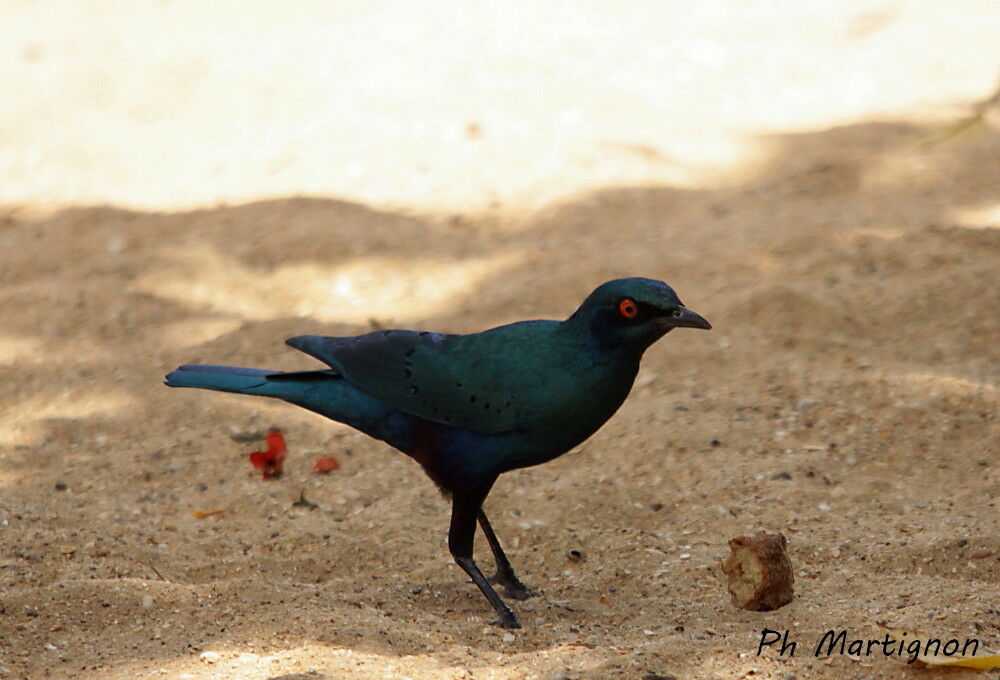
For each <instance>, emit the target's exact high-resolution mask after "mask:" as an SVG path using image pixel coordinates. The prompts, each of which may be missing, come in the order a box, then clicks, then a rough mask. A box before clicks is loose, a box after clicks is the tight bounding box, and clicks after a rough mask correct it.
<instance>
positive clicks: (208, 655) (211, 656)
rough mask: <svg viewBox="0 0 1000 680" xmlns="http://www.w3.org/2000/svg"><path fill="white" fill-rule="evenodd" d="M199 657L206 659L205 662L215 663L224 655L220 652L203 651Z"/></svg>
mask: <svg viewBox="0 0 1000 680" xmlns="http://www.w3.org/2000/svg"><path fill="white" fill-rule="evenodd" d="M198 658H199V659H201V660H202V661H204V662H205V663H215V662H216V661H218V660H219V659H221V658H222V655H221V654H219V653H218V652H202V653H201V654H200V655H199V656H198Z"/></svg>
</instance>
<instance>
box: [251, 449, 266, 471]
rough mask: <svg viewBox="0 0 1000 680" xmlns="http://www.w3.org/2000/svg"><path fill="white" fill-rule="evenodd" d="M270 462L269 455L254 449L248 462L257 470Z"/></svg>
mask: <svg viewBox="0 0 1000 680" xmlns="http://www.w3.org/2000/svg"><path fill="white" fill-rule="evenodd" d="M270 462H271V455H270V454H269V453H267V452H265V451H254V452H253V453H251V454H250V464H251V465H253V466H254V467H255V468H257V469H258V470H261V469H263V468H265V467H267V466H268V464H269V463H270Z"/></svg>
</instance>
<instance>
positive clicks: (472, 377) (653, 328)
mask: <svg viewBox="0 0 1000 680" xmlns="http://www.w3.org/2000/svg"><path fill="white" fill-rule="evenodd" d="M684 327H686V328H700V329H706V330H707V329H710V328H711V324H709V322H708V321H706V320H705V319H704V318H703V317H701V316H700V315H698V314H697V313H695V312H693V311H692V310H690V309H688V308H687V307H685V306H684V305H683V304H682V303H681V301H680V299H679V298H678V297H677V293H676V292H674V289H673V288H671V287H670V286H668V285H667V284H666V283H664V282H662V281H658V280H655V279H649V278H641V277H633V278H623V279H615V280H612V281H608V282H606V283H603V284H601V285H600V286H598V287H597V288H596V289H595V290H594V291H593V292H592V293H590V295H588V296H587V297H586V299H585V300H584V301H583V303H582V304H581V305H580V306H579V308H577V309H576V311H574V312H573V313H572V314H571V315H570V316H569V317H568V318H566V319H565V320H562V321H555V320H532V321H518V322H515V323H511V324H507V325H503V326H498V327H496V328H491V329H489V330H485V331H482V332H478V333H471V334H452V333H434V332H429V331H413V330H377V331H373V332H370V333H366V334H364V335H357V336H351V337H328V336H321V335H299V336H296V337H293V338H289V339H288V340H286V341H285V342H286V343H287V344H288V345H290V346H291V347H293V348H295V349H297V350H300V351H302V352H304V353H306V354H308V355H310V356H312V357H314V358H316V359H318V360H320V361H321V362H323V363H324V364H325V365H326V368H322V369H318V370H302V371H272V370H265V369H256V368H238V367H234V366H214V365H200V364H193V365H184V366H180V367H179V368H177V369H176V370H174V371H172V372H170V373H169V374H168V375H167V376H166V380H165V384H166V385H168V386H170V387H192V388H200V389H206V390H216V391H220V392H232V393H236V394H245V395H257V396H264V397H272V398H275V399H281V400H284V401H286V402H289V403H291V404H295V405H297V406H300V407H303V408H305V409H308V410H310V411H313V412H315V413H318V414H320V415H322V416H325V417H327V418H330V419H332V420H334V421H337V422H340V423H344V424H347V425H349V426H350V427H353V428H355V429H357V430H360V431H361V432H363V433H365V434H366V435H369V436H370V437H373V438H375V439H378V440H381V441H383V442H386V443H387V444H389V445H390V446H392V447H394V448H396V449H398V450H399V451H401V452H403V453H404V454H406V455H408V456H409V457H410V458H412V459H414V460H415V461H416V462H417V463H419V464H420V465H421V466H422V468H423V470H424V471H425V472H426V473H427V475H428V476H429V477H430V478H431V480H432V481H433V482H434V483H435V484H436V485H437V486H438V487H439V489H440V490H441V492H442V493H443V494H444V495H445V497H446V498H449V499H450V500H451V522H450V526H449V529H448V549H449V551H450V553H451V556H452V558H453V559H454V561H455V562H456V563H457V564H458V566H460V567H461V568H462V569H463V570H464V571H465V573H466V574H468V576H469V577H470V578H471V579H472V582H473V583H474V584H475V585H476V586H477V587H478V588H479V590H480V591H481V592H482V594H483V595H484V596H485V597H486V599H487V600H488V601H489V603H490V604H491V605H492V607H493V609H494V611H495V612H496V614H497V616H498V617H499V621H495V622H494V623H495V624H498V625H499V626H501V627H502V628H520V624H519V622H518V619H517V616H516V615H515V613H514V611H513V610H511V609H510V607H508V606H507V604H505V602H504V601H503V599H501V597H500V596H499V595H498V594H497V592H496V590H494V588H493V585H492V584H496V585H499V586H502V587H503V590H504V594H505V595H506V596H507V597H508V598H511V599H514V600H524V599H526V598H527V597H529V596H531V595H534V594H535V593H534V591H532V590H531V589H529V588H528V587H527V586H525V585H524V584H523V583H522V582H521V580H520V579H519V578H518V576H517V574H516V573H515V571H514V569H513V567H512V566H511V563H510V560H508V558H507V555H506V554H505V553H504V551H503V548H502V547H501V545H500V542H499V540H498V539H497V536H496V533H495V532H494V531H493V527H492V526H491V525H490V521H489V518H488V517H487V516H486V513H485V511H484V510H483V502H484V500H485V499H486V497H487V494H489V492H490V489H491V488H492V487H493V484H494V482H496V480H497V477H498V476H499V475H501V474H503V473H504V472H508V471H510V470H516V469H519V468H526V467H530V466H534V465H539V464H541V463H545V462H547V461H550V460H552V459H554V458H556V457H558V456H560V455H562V454H564V453H566V452H568V451H570V450H571V449H573V448H574V447H575V446H577V445H578V444H580V443H581V442H583V441H584V440H586V439H587V438H588V437H590V436H591V435H592V434H594V432H596V431H597V430H598V429H599V428H600V427H601V426H602V425H603V424H604V423H605V422H606V421H607V420H608V419H609V418H610V417H611V416H612V415H614V413H615V412H616V411H617V410H618V408H619V407H620V406H621V405H622V403H623V402H624V401H625V398H626V397H627V396H628V394H629V391H630V390H631V388H632V384H633V382H634V380H635V377H636V375H637V373H638V371H639V362H640V359H641V358H642V356H643V353H644V352H645V351H646V350H647V349H648V348H649V347H650V346H651V345H652V344H653V343H654V342H656V341H657V340H659V339H660V338H662V337H663V336H664V335H666V334H667V333H669V332H670V331H672V330H673V329H675V328H684ZM477 523H478V525H479V527H480V529H481V530H482V532H483V534H484V536H485V537H486V540H487V542H488V544H489V546H490V549H491V552H492V553H493V558H494V562H495V564H496V573H495V574H494V575H493V577H492V578H489V579H488V578H486V577H485V576H484V575H483V572H482V571H481V570H480V568H479V566H478V565H477V564H476V562H475V560H474V559H473V541H474V538H475V533H476V525H477Z"/></svg>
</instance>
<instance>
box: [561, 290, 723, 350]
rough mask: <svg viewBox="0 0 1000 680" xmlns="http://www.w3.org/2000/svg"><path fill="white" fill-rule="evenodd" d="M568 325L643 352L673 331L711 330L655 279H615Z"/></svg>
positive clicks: (593, 295)
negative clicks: (583, 326) (581, 328)
mask: <svg viewBox="0 0 1000 680" xmlns="http://www.w3.org/2000/svg"><path fill="white" fill-rule="evenodd" d="M567 323H573V324H574V325H575V324H583V325H585V326H586V327H588V328H589V329H590V331H591V332H592V333H593V334H594V336H595V337H596V338H597V339H598V340H599V341H600V342H601V343H602V344H605V345H611V346H623V347H627V348H632V349H635V350H638V351H639V352H642V351H644V350H645V349H646V348H647V347H649V346H650V345H652V344H653V343H654V342H656V341H657V340H659V339H660V338H662V337H663V336H664V335H665V334H666V333H669V332H670V331H671V330H673V329H674V328H703V329H706V330H707V329H709V328H711V327H712V325H711V324H710V323H708V321H706V320H705V319H704V318H702V317H701V316H699V315H698V314H695V313H694V312H692V311H691V310H690V309H688V308H687V307H685V306H684V305H683V304H682V303H681V301H680V299H679V298H678V297H677V293H675V292H674V289H673V288H671V287H670V286H668V285H667V284H665V283H663V282H662V281H656V280H655V279H643V278H631V279H615V280H614V281H608V282H607V283H604V284H601V285H600V286H599V287H598V288H597V290H595V291H594V292H593V293H591V294H590V295H589V296H587V299H586V300H584V301H583V304H582V305H580V308H579V309H577V310H576V312H574V313H573V316H571V317H570V318H569V319H568V320H567Z"/></svg>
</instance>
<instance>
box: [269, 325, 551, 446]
mask: <svg viewBox="0 0 1000 680" xmlns="http://www.w3.org/2000/svg"><path fill="white" fill-rule="evenodd" d="M286 342H287V343H288V344H289V345H291V346H292V347H294V348H296V349H299V350H301V351H303V352H305V353H306V354H309V355H311V356H313V357H316V358H317V359H319V360H320V361H323V362H325V363H326V364H328V365H330V366H331V367H332V368H334V369H336V370H337V371H338V372H339V373H340V374H341V375H343V376H344V378H346V379H347V380H348V381H350V382H351V383H352V384H354V385H355V386H356V387H358V388H359V389H361V390H363V391H365V392H367V393H368V394H370V395H372V396H374V397H377V398H378V399H381V400H382V401H384V402H386V403H387V404H390V405H391V406H393V407H395V408H398V409H400V410H402V411H406V412H407V413H411V414H413V415H416V416H419V417H421V418H424V419H427V420H432V421H435V422H438V423H442V424H445V425H450V426H452V427H461V428H466V429H469V430H473V431H476V432H482V433H485V434H497V433H501V432H509V431H513V430H517V429H519V426H520V425H521V424H523V423H524V422H525V421H526V420H527V419H529V418H530V417H531V414H532V412H533V411H534V410H535V409H534V407H533V406H532V405H531V404H530V403H528V399H527V398H526V395H528V394H530V392H531V387H532V385H531V383H532V382H533V381H532V376H531V375H530V373H531V372H530V371H524V370H520V371H519V370H518V369H519V368H521V367H519V366H518V365H517V363H516V361H513V360H512V358H511V357H509V356H506V355H507V353H506V352H505V351H504V350H505V349H508V348H509V345H508V344H507V343H506V342H504V339H503V337H502V334H500V335H499V336H496V335H493V336H491V335H489V334H488V333H481V334H477V335H447V334H443V333H429V332H426V331H419V332H418V331H405V330H390V331H375V332H374V333H367V334H365V335H359V336H356V337H345V338H338V337H324V336H318V335H300V336H298V337H294V338H290V339H289V340H287V341H286ZM524 349H527V350H529V351H530V349H531V348H524Z"/></svg>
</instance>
